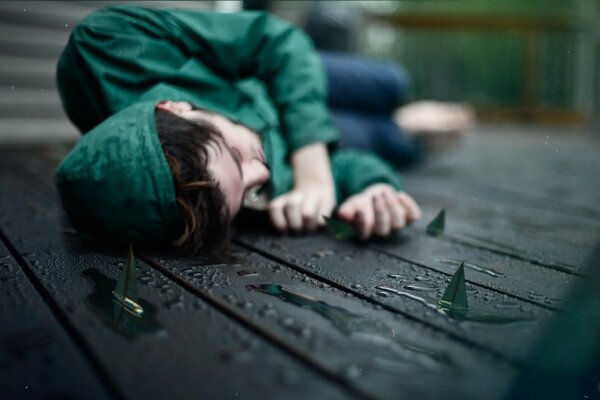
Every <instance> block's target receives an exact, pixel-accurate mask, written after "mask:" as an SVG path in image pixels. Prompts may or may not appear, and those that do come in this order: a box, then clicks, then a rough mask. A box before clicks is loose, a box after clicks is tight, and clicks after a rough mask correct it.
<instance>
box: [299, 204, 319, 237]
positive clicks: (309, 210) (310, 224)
mask: <svg viewBox="0 0 600 400" xmlns="http://www.w3.org/2000/svg"><path fill="white" fill-rule="evenodd" d="M320 212H321V208H320V207H319V204H318V203H317V199H315V198H308V199H306V202H305V203H304V205H303V206H302V225H303V226H304V228H305V229H306V230H307V231H308V232H314V231H316V230H317V227H318V226H319V219H320V215H319V214H320Z"/></svg>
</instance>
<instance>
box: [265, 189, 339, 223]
mask: <svg viewBox="0 0 600 400" xmlns="http://www.w3.org/2000/svg"><path fill="white" fill-rule="evenodd" d="M334 207H335V188H334V187H333V185H331V186H330V187H326V185H325V187H324V185H321V184H303V185H301V186H298V187H296V188H294V190H292V191H291V192H288V193H285V194H283V195H281V196H279V197H277V198H275V199H274V200H273V201H271V203H269V215H270V217H271V222H272V223H273V225H274V226H275V228H277V229H278V230H279V231H281V232H286V231H288V230H291V231H293V232H302V231H307V232H314V231H315V230H317V228H318V227H320V226H323V225H324V224H325V221H324V219H323V216H330V215H331V212H332V211H333V208H334Z"/></svg>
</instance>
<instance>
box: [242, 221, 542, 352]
mask: <svg viewBox="0 0 600 400" xmlns="http://www.w3.org/2000/svg"><path fill="white" fill-rule="evenodd" d="M240 240H241V243H243V244H246V245H248V246H249V248H251V249H255V250H257V251H261V252H263V254H265V255H267V256H268V257H272V258H273V259H274V260H277V261H281V262H284V263H289V265H291V266H293V267H294V269H296V270H298V271H301V272H302V273H306V274H309V275H311V276H318V277H319V278H320V279H323V280H324V281H325V282H327V283H328V284H331V285H336V286H339V287H344V288H346V289H347V290H348V291H350V292H351V293H353V294H354V295H356V296H359V297H361V298H364V299H369V301H372V302H375V303H376V304H379V305H381V306H382V307H385V308H386V309H388V310H390V311H393V312H395V313H399V314H401V315H405V316H407V317H410V318H414V319H415V320H417V321H420V322H421V323H423V324H427V325H428V326H431V327H434V328H436V329H438V330H440V331H443V332H445V333H446V334H447V335H450V336H452V337H453V338H455V339H456V340H463V341H464V342H465V343H468V344H469V345H471V346H474V347H478V348H480V349H481V350H483V351H487V352H490V353H493V354H498V355H503V356H505V357H506V358H508V359H510V360H513V361H515V362H520V361H523V357H524V356H525V354H526V353H527V350H528V349H529V348H530V346H531V344H532V343H533V342H534V341H535V340H536V339H537V338H538V336H539V334H540V332H542V331H543V328H544V326H545V324H546V323H547V321H548V319H549V318H550V317H551V316H552V315H553V314H554V312H553V311H551V310H549V309H548V308H547V307H541V306H539V305H537V304H535V303H532V302H530V301H525V300H523V299H520V298H517V297H514V296H512V295H511V294H504V293H499V292H498V291H496V290H492V289H489V288H487V287H484V286H481V285H479V284H476V283H471V284H467V290H468V292H467V293H468V298H469V306H470V307H472V308H474V309H478V310H482V311H485V312H487V313H492V314H498V315H505V316H511V317H521V318H527V319H530V320H528V321H521V322H515V323H510V324H485V323H475V322H470V321H463V322H457V321H455V320H452V319H450V318H448V317H447V316H445V315H444V314H441V313H439V312H436V308H437V301H438V300H439V299H441V297H442V294H443V292H444V290H445V288H446V287H447V284H448V282H449V280H450V277H451V274H449V273H444V272H440V271H436V270H433V269H429V268H424V267H423V266H421V265H417V264H411V263H407V262H405V261H402V260H399V259H398V258H395V257H391V256H389V255H386V254H383V253H380V252H378V251H375V250H371V249H369V248H365V247H361V246H357V245H356V244H354V243H351V242H339V241H336V240H335V239H333V238H331V237H329V236H328V235H326V234H319V235H315V236H307V237H277V236H273V235H272V234H268V233H265V234H261V233H260V232H250V233H246V234H243V235H242V236H241V238H240ZM454 268H455V269H456V266H455V267H454ZM455 269H454V270H455ZM466 275H467V276H472V274H471V273H470V271H467V272H466ZM470 279H471V278H469V280H470ZM409 285H410V286H409Z"/></svg>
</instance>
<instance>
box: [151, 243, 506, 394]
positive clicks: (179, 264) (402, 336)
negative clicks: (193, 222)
mask: <svg viewBox="0 0 600 400" xmlns="http://www.w3.org/2000/svg"><path fill="white" fill-rule="evenodd" d="M235 256H236V257H237V262H235V263H229V264H216V265H207V264H206V262H204V261H202V260H198V259H193V258H192V259H183V260H176V259H169V258H165V257H161V256H154V257H152V258H153V259H154V261H153V263H155V265H156V266H157V268H159V269H163V268H164V270H165V271H166V273H167V274H170V275H171V276H172V278H173V279H174V280H176V281H178V282H181V284H183V285H185V286H186V287H189V288H190V290H193V291H195V292H196V293H198V294H199V295H200V296H205V297H207V298H209V299H211V301H213V302H215V303H218V304H219V305H220V307H222V308H223V309H226V310H228V311H229V312H235V313H239V314H240V315H241V316H243V317H244V318H246V319H247V320H248V323H249V324H253V325H255V326H256V327H257V329H262V330H264V331H265V332H266V333H265V334H267V335H269V336H271V337H272V338H273V340H276V341H281V342H283V343H285V344H286V345H287V346H289V347H290V348H291V349H293V351H295V352H297V353H299V354H302V355H303V356H304V357H306V358H307V359H308V360H310V361H311V362H313V363H314V364H315V365H316V366H318V368H320V369H322V370H323V371H325V373H327V374H331V375H333V376H336V377H338V379H340V380H342V381H343V382H346V384H347V385H349V386H350V387H352V388H354V389H355V390H356V391H357V392H359V393H363V394H364V395H365V396H368V397H370V398H377V399H397V398H409V397H410V398H440V397H444V396H447V397H448V398H462V399H471V398H473V399H476V398H480V396H481V393H482V392H483V391H485V392H486V396H489V397H490V398H500V396H501V394H502V393H503V391H504V389H505V388H506V387H507V385H508V384H510V382H511V379H512V377H513V374H514V373H515V371H516V369H514V368H512V367H511V365H512V364H511V363H510V362H507V361H506V360H502V359H499V358H498V357H496V356H495V355H492V354H488V353H485V352H481V351H479V349H474V348H471V347H470V346H468V345H465V344H463V343H461V342H460V341H456V340H453V339H451V338H449V337H448V336H447V335H446V334H445V333H444V332H440V331H439V330H436V329H432V327H431V326H428V325H427V324H422V323H418V322H415V321H414V320H413V319H412V318H407V317H406V316H402V315H400V314H398V313H395V312H390V311H389V310H384V309H383V308H382V307H381V305H380V304H378V303H377V302H373V301H369V300H368V299H366V298H365V297H364V296H355V295H354V293H352V291H349V290H347V289H346V288H340V287H333V286H331V285H329V284H327V283H326V282H324V280H322V279H320V278H319V277H315V276H309V274H305V273H302V272H299V271H297V270H295V269H293V268H289V267H288V266H286V265H282V264H280V263H278V262H274V261H273V260H269V259H267V258H265V257H263V256H261V255H258V254H256V253H253V252H249V251H247V250H241V249H236V252H235ZM492 382H493V383H492Z"/></svg>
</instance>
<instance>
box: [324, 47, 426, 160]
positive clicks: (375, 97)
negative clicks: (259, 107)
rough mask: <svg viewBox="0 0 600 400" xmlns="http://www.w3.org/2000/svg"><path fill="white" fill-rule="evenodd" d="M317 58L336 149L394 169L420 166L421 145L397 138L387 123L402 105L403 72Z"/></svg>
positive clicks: (355, 60) (342, 58)
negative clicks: (337, 139) (372, 157)
mask: <svg viewBox="0 0 600 400" xmlns="http://www.w3.org/2000/svg"><path fill="white" fill-rule="evenodd" d="M319 55H320V56H321V60H322V63H323V66H324V68H325V73H326V75H327V80H328V89H329V93H328V95H329V107H330V110H331V114H332V116H333V119H334V121H335V123H336V125H337V128H338V130H339V132H340V134H341V140H340V143H339V147H341V148H353V149H360V150H365V151H370V152H373V153H376V154H378V155H379V156H381V157H382V158H384V159H386V160H388V161H389V162H390V163H392V164H394V165H395V166H397V167H407V166H410V165H413V164H415V163H417V162H418V161H419V160H421V158H422V156H423V145H422V143H421V141H420V140H419V139H418V138H415V137H413V136H409V135H406V134H404V133H403V132H401V130H400V128H399V127H398V126H397V125H396V124H395V123H394V121H393V120H392V118H391V117H392V115H391V114H392V112H393V111H394V110H395V109H396V108H397V107H398V106H399V105H400V104H402V103H404V102H405V101H406V97H407V91H408V86H409V77H408V74H407V72H406V71H405V70H404V69H403V68H402V67H400V66H398V65H394V64H385V63H380V62H376V61H372V60H367V59H364V58H359V57H354V56H347V55H342V54H336V53H325V52H321V53H319Z"/></svg>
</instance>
